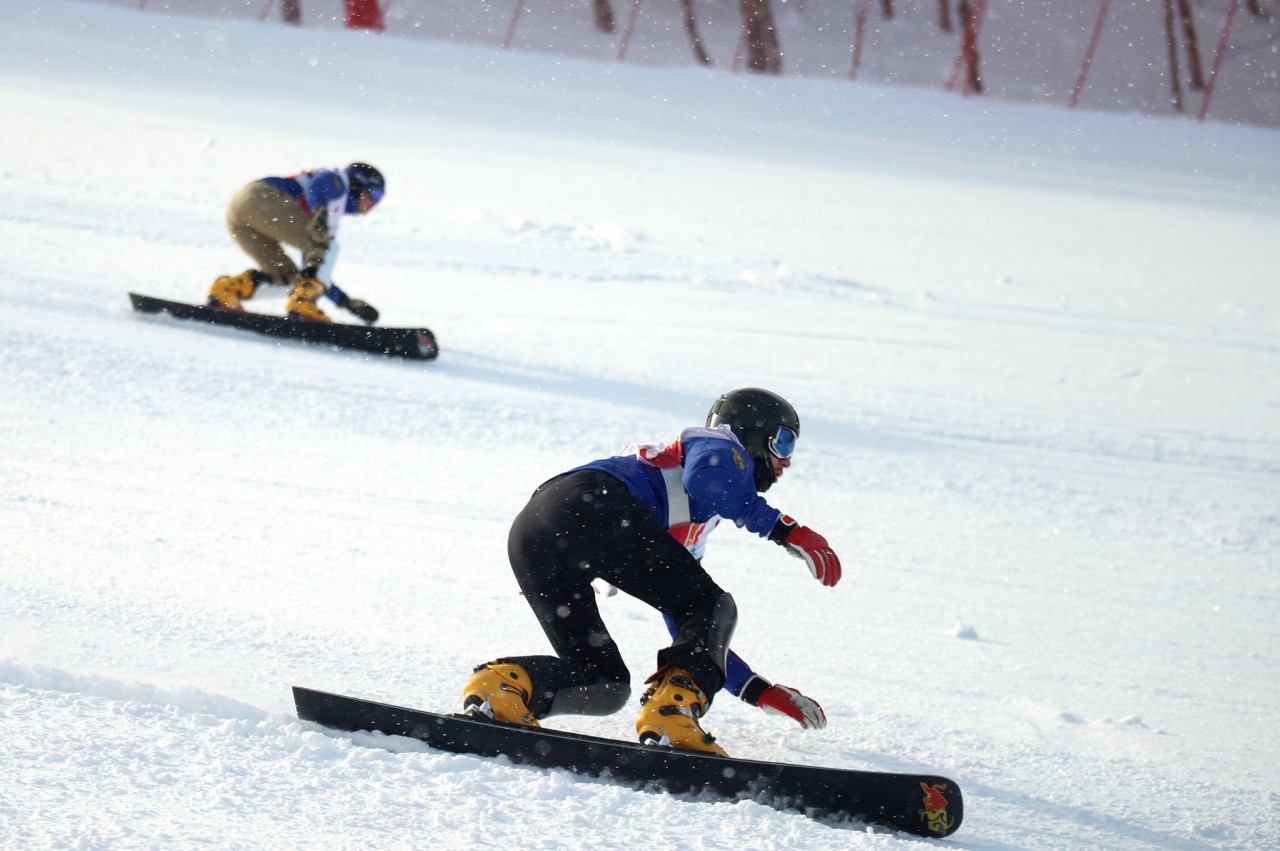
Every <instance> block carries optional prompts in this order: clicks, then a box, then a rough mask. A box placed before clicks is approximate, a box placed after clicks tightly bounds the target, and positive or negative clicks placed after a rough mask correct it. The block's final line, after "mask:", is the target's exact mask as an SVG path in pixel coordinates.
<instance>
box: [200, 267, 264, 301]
mask: <svg viewBox="0 0 1280 851" xmlns="http://www.w3.org/2000/svg"><path fill="white" fill-rule="evenodd" d="M257 289H258V281H257V276H256V275H255V274H254V271H253V270H252V269H250V270H248V271H246V272H241V273H240V274H239V275H223V276H222V277H221V278H218V280H216V281H214V282H213V286H211V287H209V306H210V307H220V308H222V309H223V310H240V311H243V310H244V307H242V306H241V304H240V302H241V301H243V300H244V299H247V298H252V297H253V293H254V291H255V290H257Z"/></svg>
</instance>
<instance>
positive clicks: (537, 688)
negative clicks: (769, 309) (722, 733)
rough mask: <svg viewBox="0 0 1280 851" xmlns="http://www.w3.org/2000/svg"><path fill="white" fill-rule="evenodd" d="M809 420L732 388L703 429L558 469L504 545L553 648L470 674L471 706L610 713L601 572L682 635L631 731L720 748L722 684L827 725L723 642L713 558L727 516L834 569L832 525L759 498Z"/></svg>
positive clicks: (610, 657)
mask: <svg viewBox="0 0 1280 851" xmlns="http://www.w3.org/2000/svg"><path fill="white" fill-rule="evenodd" d="M799 435H800V418H799V416H798V415H797V414H796V412H795V409H794V408H792V406H791V405H790V403H788V402H787V401H786V400H785V399H783V398H782V397H781V396H778V395H777V394H774V393H771V392H769V391H767V390H761V389H758V388H746V389H741V390H734V391H732V392H730V393H726V394H724V395H723V396H721V397H720V399H718V400H717V401H716V403H715V404H714V405H712V407H711V411H710V413H709V414H708V416H707V422H706V427H705V428H688V429H685V430H684V431H683V432H682V433H681V434H680V437H679V439H677V440H676V441H675V442H673V443H670V444H667V445H665V446H661V445H654V446H632V447H629V448H628V450H625V451H624V454H622V455H618V456H614V457H611V458H604V459H601V460H598V461H592V462H590V463H588V464H584V465H583V466H581V467H577V468H575V469H573V470H570V471H569V472H567V473H564V474H562V475H559V476H556V477H555V478H553V479H551V480H550V481H548V482H545V483H544V484H543V485H542V486H541V487H539V488H538V489H537V491H535V492H534V494H533V496H532V497H531V498H530V500H529V503H528V505H526V506H525V508H524V509H523V510H522V511H521V512H520V514H519V515H517V517H516V519H515V522H514V524H513V525H512V528H511V534H510V537H509V539H508V544H507V552H508V555H509V558H510V560H511V566H512V569H513V571H514V572H515V576H516V581H517V582H518V583H519V585H520V590H521V591H522V592H523V594H524V596H525V599H526V600H527V601H528V603H529V605H530V606H531V607H532V608H533V611H534V614H535V615H537V617H538V620H539V622H540V623H541V624H542V628H543V631H544V632H546V635H547V638H548V639H550V641H551V646H552V648H553V649H554V650H555V653H556V655H555V656H517V657H504V658H500V659H497V660H494V661H492V662H486V663H484V664H483V665H480V666H479V667H478V668H476V670H475V673H474V674H473V675H472V677H471V678H470V679H469V680H468V681H467V683H466V685H465V686H464V688H463V707H464V709H466V711H468V712H472V713H473V714H482V715H486V716H488V717H490V718H493V719H496V720H498V721H505V722H508V723H514V724H524V725H529V726H540V725H539V724H538V719H540V718H546V717H547V716H549V715H557V714H577V715H609V714H612V713H614V712H617V711H618V710H620V709H622V708H623V706H624V705H625V704H626V702H627V699H628V698H629V697H630V694H631V676H630V673H629V672H628V670H627V667H626V665H625V663H624V662H623V659H622V655H621V653H620V652H619V651H618V648H617V646H616V645H615V644H614V641H613V639H612V638H611V637H610V635H609V632H608V630H607V629H606V628H605V625H604V622H603V621H602V620H601V618H600V611H599V608H598V607H597V604H596V600H595V592H594V591H593V588H592V584H591V583H592V580H593V579H597V578H598V579H602V580H604V581H605V582H608V583H610V584H611V585H613V586H615V587H617V588H618V589H620V590H622V591H625V592H627V593H628V594H630V595H632V596H633V597H636V598H637V599H640V600H642V601H644V602H645V603H648V604H649V605H650V606H653V607H654V608H655V609H657V610H658V611H660V612H662V613H663V614H664V615H665V616H667V618H668V619H669V623H670V624H671V626H672V634H673V636H674V640H673V642H672V644H671V645H670V646H669V647H666V648H664V649H663V650H661V651H659V653H658V662H657V664H658V670H657V671H656V672H655V673H654V674H653V675H652V676H651V677H649V678H648V680H647V681H646V682H647V683H648V684H649V687H648V689H647V690H646V692H645V694H644V696H643V697H642V698H641V708H640V714H639V716H638V717H637V719H636V732H637V733H638V734H639V736H640V740H641V741H642V742H652V743H656V744H663V745H669V746H673V747H677V748H687V749H692V750H700V751H706V752H710V753H715V754H719V755H722V756H723V755H725V751H724V750H723V749H722V748H721V747H720V746H719V745H718V744H716V742H715V739H714V738H713V737H712V736H710V735H708V734H707V733H706V732H704V731H703V729H702V727H701V726H700V724H699V719H700V718H701V717H702V716H703V715H704V714H705V713H706V711H707V709H708V708H709V707H710V705H711V700H712V698H713V696H714V695H715V693H716V692H718V691H719V690H720V689H721V688H724V687H728V688H729V690H730V691H731V692H732V693H733V694H735V695H737V696H738V697H740V698H741V699H743V700H745V701H747V702H748V703H750V704H752V705H755V706H759V707H760V708H762V709H765V710H766V711H770V712H777V713H782V714H785V715H788V716H790V717H791V718H793V719H795V720H796V721H798V722H799V723H800V724H801V725H802V726H804V727H822V726H824V725H825V724H826V716H825V715H824V714H823V711H822V707H821V706H819V705H818V703H817V701H815V700H813V699H811V698H809V697H806V696H805V695H803V694H801V693H800V692H798V691H796V690H795V689H792V688H788V687H786V686H781V685H773V684H772V683H770V682H768V681H767V680H765V679H763V678H761V677H759V676H757V675H755V674H754V673H753V672H752V671H751V669H750V668H749V667H748V666H747V665H746V663H745V662H743V661H742V660H741V659H740V658H738V657H737V656H735V655H733V654H731V653H730V652H729V640H730V638H731V636H732V635H733V629H734V625H735V624H736V622H737V608H736V606H735V605H734V602H733V598H732V597H730V596H729V594H728V593H726V592H725V591H723V590H722V589H721V588H720V587H719V586H718V585H717V584H716V583H715V582H714V581H713V580H712V579H711V577H710V576H709V575H708V574H707V572H706V570H704V569H703V567H702V563H701V557H702V553H703V549H704V546H705V543H706V539H707V536H708V535H709V534H710V533H711V531H712V530H713V529H714V528H715V527H716V525H717V524H718V523H719V522H720V519H721V518H725V519H727V520H731V521H732V522H734V523H735V524H737V525H738V526H745V527H746V528H747V530H748V531H751V532H754V533H755V534H757V535H759V536H761V537H766V538H768V539H769V540H771V541H773V542H775V543H777V544H780V545H782V546H784V547H785V548H786V549H787V550H788V551H790V553H791V554H792V555H795V556H797V557H799V558H801V559H803V560H804V562H805V563H806V565H807V566H808V568H809V571H810V572H811V573H812V574H813V576H814V578H816V579H817V580H818V581H820V582H821V583H822V584H823V585H826V586H833V585H835V584H836V583H837V582H839V581H840V559H839V558H838V557H837V556H836V554H835V551H834V550H832V548H831V547H830V545H829V544H828V543H827V541H826V539H825V538H823V537H822V536H821V535H819V534H818V533H816V532H814V531H813V530H812V529H809V528H808V527H807V526H801V525H799V524H797V523H796V521H795V520H793V519H791V518H790V517H788V516H786V515H785V514H783V513H782V512H781V511H779V510H778V509H776V508H773V507H772V506H770V505H769V503H767V502H765V500H764V499H763V498H762V497H761V496H760V494H761V493H763V492H765V491H767V490H768V489H769V488H770V486H772V485H773V483H774V482H775V481H777V480H778V478H779V477H780V476H781V475H782V474H783V471H785V470H786V469H787V468H788V467H790V466H791V458H792V453H793V452H794V451H795V446H796V440H797V438H798V437H799Z"/></svg>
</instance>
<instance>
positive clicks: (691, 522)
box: [578, 425, 782, 705]
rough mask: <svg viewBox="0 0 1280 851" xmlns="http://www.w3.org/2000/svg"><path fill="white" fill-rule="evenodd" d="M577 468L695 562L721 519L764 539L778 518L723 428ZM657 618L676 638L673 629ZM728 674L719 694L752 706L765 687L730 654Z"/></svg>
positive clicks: (751, 465) (746, 458) (689, 432)
mask: <svg viewBox="0 0 1280 851" xmlns="http://www.w3.org/2000/svg"><path fill="white" fill-rule="evenodd" d="M578 469H580V470H603V471H604V472H606V473H608V474H610V475H611V476H613V477H615V478H617V479H619V480H621V481H622V482H623V483H624V484H625V485H626V486H627V489H628V490H630V491H631V493H632V494H633V495H634V496H635V497H636V499H638V500H640V502H642V503H643V504H644V505H646V506H648V507H649V509H650V510H652V511H653V515H654V517H655V518H656V519H657V521H658V522H659V523H660V524H662V525H663V526H665V527H666V528H667V530H668V531H669V532H670V533H671V535H672V537H674V538H675V539H676V540H677V541H679V542H680V543H681V544H683V545H684V547H685V548H686V549H687V550H689V552H690V553H692V554H693V557H694V558H696V559H698V560H699V561H701V560H702V555H703V552H704V551H705V549H706V542H707V536H708V535H710V534H711V532H712V531H713V530H714V529H715V528H716V526H718V525H719V523H720V520H721V518H724V519H725V520H730V521H732V522H733V523H734V524H735V525H737V526H739V527H745V528H746V529H747V530H748V531H750V532H754V533H755V534H757V535H759V536H760V537H762V538H763V537H767V536H768V535H769V533H770V532H771V531H773V528H774V526H775V525H776V524H777V522H778V519H779V518H780V517H782V512H781V511H779V510H778V509H776V508H774V507H773V506H771V505H769V503H768V502H766V501H765V499H764V497H762V496H760V494H759V493H757V492H756V485H755V461H754V460H753V459H752V458H751V456H750V455H749V454H747V450H746V449H745V448H744V447H743V446H742V444H741V443H740V442H739V441H738V438H737V437H735V436H734V434H733V431H732V430H731V429H730V428H729V426H727V425H722V426H718V427H716V428H688V429H685V430H684V431H682V432H681V433H680V437H679V438H678V439H677V440H676V441H675V442H674V443H669V444H666V445H665V446H664V445H660V444H649V445H633V446H628V447H626V448H625V449H623V450H622V453H621V454H619V455H615V456H614V457H612V458H604V459H601V460H599V461H592V462H591V463H589V464H584V465H582V466H581V467H579V468H578ZM663 617H664V618H665V619H666V622H667V629H668V630H669V631H670V632H671V635H672V636H673V637H674V636H675V634H676V631H677V630H676V625H675V623H674V622H673V621H672V620H671V618H669V617H666V616H665V615H664V616H663ZM726 673H727V677H726V679H725V686H724V687H725V688H726V689H727V690H728V691H729V692H730V693H731V694H733V695H734V696H736V697H740V698H742V699H743V700H745V701H747V702H748V703H751V704H753V705H754V704H755V702H756V701H757V700H758V699H759V697H760V693H761V692H763V691H764V689H766V688H768V687H769V685H770V684H769V682H768V681H767V680H765V679H763V678H762V677H759V676H757V675H756V674H755V672H754V671H752V670H751V667H750V666H749V665H748V664H747V663H746V662H744V661H743V660H742V659H741V658H740V657H739V656H738V655H737V654H736V653H734V652H733V651H732V650H730V651H729V657H728V665H727V671H726Z"/></svg>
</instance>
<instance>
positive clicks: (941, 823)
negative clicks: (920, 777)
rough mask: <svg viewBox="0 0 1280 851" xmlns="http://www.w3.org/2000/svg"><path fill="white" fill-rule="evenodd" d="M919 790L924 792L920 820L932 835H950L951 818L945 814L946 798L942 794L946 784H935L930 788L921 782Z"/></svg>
mask: <svg viewBox="0 0 1280 851" xmlns="http://www.w3.org/2000/svg"><path fill="white" fill-rule="evenodd" d="M920 788H921V789H923V790H924V814H923V815H921V817H920V818H921V819H923V820H924V823H925V824H926V825H928V827H929V830H931V831H933V832H934V833H941V834H947V833H950V832H951V829H952V827H953V823H952V821H951V816H950V815H948V814H947V798H946V796H945V795H943V794H942V790H943V789H945V788H947V784H946V783H937V784H935V785H933V786H930V785H929V784H928V783H925V782H923V781H921V783H920Z"/></svg>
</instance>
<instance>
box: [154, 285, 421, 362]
mask: <svg viewBox="0 0 1280 851" xmlns="http://www.w3.org/2000/svg"><path fill="white" fill-rule="evenodd" d="M129 300H130V301H132V302H133V309H134V310H137V311H140V312H142V313H160V312H162V311H163V312H165V313H170V314H172V315H173V316H176V317H177V318H178V319H194V320H196V321H197V322H208V323H209V324H211V325H230V326H231V327H233V328H243V329H245V330H247V331H255V332H257V333H259V334H267V335H270V336H273V337H287V338H289V339H293V340H306V341H307V342H311V343H320V344H322V345H326V346H336V347H338V348H342V349H356V350H358V351H362V352H374V353H375V354H380V355H392V356H395V357H402V358H412V359H415V360H433V359H434V358H435V357H436V356H437V355H439V354H440V348H439V346H437V345H436V338H435V335H434V334H432V333H431V332H430V331H429V330H427V329H426V328H380V327H375V326H368V325H346V324H343V323H339V322H309V321H306V320H298V319H286V318H285V317H283V316H267V315H266V314H262V313H248V312H240V311H237V310H221V309H218V308H214V307H205V306H203V305H198V304H186V303H184V302H180V301H165V300H164V299H162V298H154V297H152V296H149V295H139V294H138V293H129Z"/></svg>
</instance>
